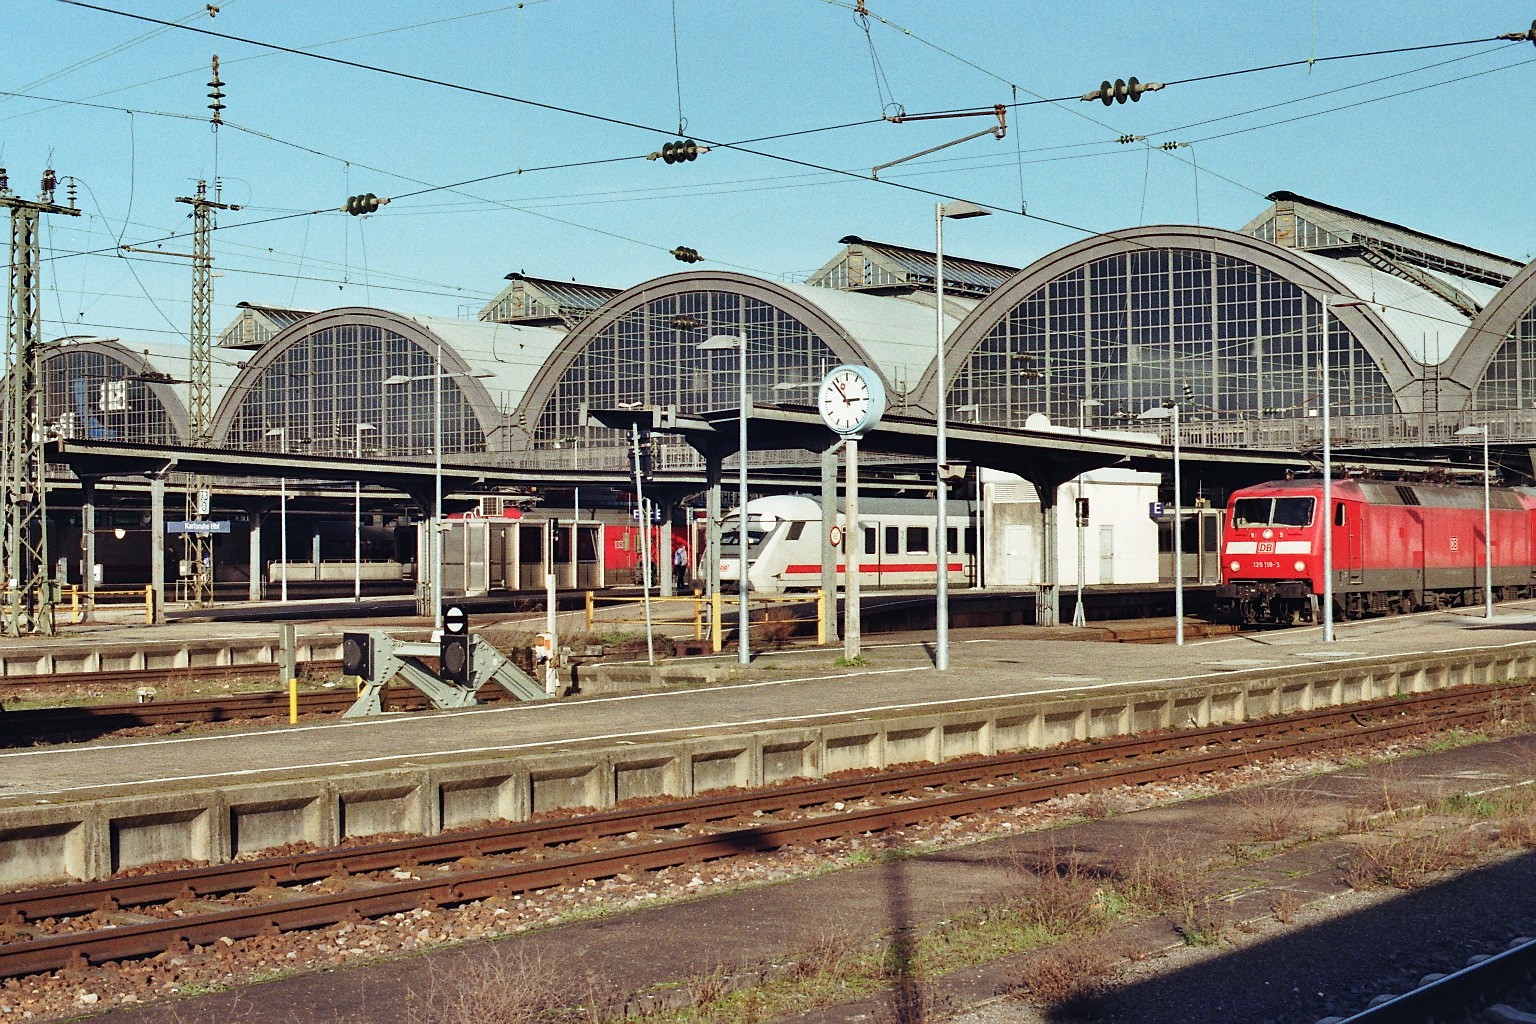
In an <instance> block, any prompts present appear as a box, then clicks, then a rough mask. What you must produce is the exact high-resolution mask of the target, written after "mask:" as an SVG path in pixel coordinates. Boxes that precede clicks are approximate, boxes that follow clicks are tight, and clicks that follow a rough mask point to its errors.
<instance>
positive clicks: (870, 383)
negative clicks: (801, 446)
mask: <svg viewBox="0 0 1536 1024" xmlns="http://www.w3.org/2000/svg"><path fill="white" fill-rule="evenodd" d="M816 404H817V407H818V408H819V409H820V410H821V418H822V419H823V420H825V421H826V424H827V426H829V427H831V428H832V429H833V430H835V431H837V432H838V433H839V434H855V433H858V432H859V431H861V430H864V429H867V428H868V427H871V426H873V425H874V423H875V421H876V420H878V419H879V418H880V415H881V413H883V412H884V411H885V391H884V388H883V387H882V386H881V384H880V378H879V377H877V376H876V375H875V373H874V371H873V370H870V369H868V368H867V367H863V366H839V367H836V368H834V369H833V370H832V372H831V373H829V374H827V376H826V378H825V379H824V380H822V382H821V391H820V393H819V394H818V395H817V401H816Z"/></svg>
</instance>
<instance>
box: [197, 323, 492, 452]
mask: <svg viewBox="0 0 1536 1024" xmlns="http://www.w3.org/2000/svg"><path fill="white" fill-rule="evenodd" d="M341 326H358V327H379V328H382V329H384V330H387V331H390V332H392V333H394V334H398V335H400V336H401V337H403V338H405V339H406V340H407V341H409V342H411V343H412V344H414V345H416V346H418V347H419V348H421V350H422V351H424V352H426V353H427V354H428V355H429V356H430V357H432V358H433V359H435V358H436V356H437V347H438V342H439V338H438V337H437V335H436V334H434V333H433V332H432V331H430V330H428V329H426V328H424V327H423V326H422V325H421V324H420V323H418V322H416V321H415V320H412V319H411V318H410V317H406V316H401V315H400V314H398V313H391V312H389V311H388V310H384V309H375V308H373V307H371V306H342V307H339V308H337V309H328V310H325V311H324V312H321V313H315V314H313V315H312V316H308V317H305V318H304V319H302V320H299V321H298V322H296V323H293V324H290V325H289V326H287V327H285V328H283V329H282V330H281V331H279V332H277V333H276V334H274V335H273V336H272V337H271V338H270V339H269V340H268V341H267V343H266V344H265V345H263V346H262V347H261V348H260V349H259V350H257V352H256V354H255V355H253V356H252V357H251V358H250V359H249V360H248V361H247V362H246V364H245V366H244V367H243V368H242V369H241V370H240V372H239V373H238V374H237V375H236V376H235V379H234V380H233V381H231V382H230V385H229V387H228V389H226V390H225V392H224V399H223V401H221V402H220V403H219V408H218V412H217V414H216V415H215V416H214V419H213V426H212V428H211V430H210V431H209V433H210V434H211V435H212V437H213V442H212V443H213V445H214V446H215V447H224V446H226V445H227V441H228V434H229V429H230V427H231V426H232V425H233V424H234V420H235V416H236V415H237V414H238V413H239V411H240V408H241V406H242V405H243V404H244V403H245V399H246V398H247V397H248V396H249V395H250V393H251V391H252V390H253V389H254V388H255V387H256V385H257V384H258V383H259V382H260V381H261V380H262V378H263V377H264V376H265V374H266V372H267V370H268V369H270V368H271V366H272V364H273V363H275V362H276V361H277V359H278V357H279V356H281V355H282V354H283V353H284V352H286V351H288V349H290V348H292V347H293V346H294V345H296V344H298V343H299V342H300V341H303V340H305V339H306V338H308V337H310V336H311V335H314V334H317V333H319V332H320V331H324V330H328V329H330V328H332V327H341ZM442 352H443V365H444V366H445V367H447V368H448V369H449V370H451V371H452V372H455V373H458V374H468V373H471V372H473V371H474V369H475V367H474V366H472V365H470V364H469V363H468V362H466V361H465V359H464V357H463V356H461V355H459V353H458V352H457V351H456V350H455V349H454V347H453V346H452V345H451V344H450V343H448V342H447V341H443V342H442ZM454 383H455V386H456V387H457V388H458V389H459V392H460V394H461V395H463V397H464V399H465V400H466V401H467V402H468V403H469V407H470V409H471V410H473V411H474V414H475V419H476V420H477V421H478V422H479V424H480V432H481V434H482V435H483V436H485V437H486V438H490V437H492V436H494V435H495V433H496V431H497V430H499V429H500V427H501V425H502V413H501V410H500V409H499V408H497V406H496V401H495V399H494V398H492V397H491V393H490V391H489V390H488V389H487V388H486V386H485V385H484V384H482V383H481V382H480V381H479V380H478V379H476V378H474V377H469V376H461V377H459V378H458V379H457V380H456V381H455V382H454Z"/></svg>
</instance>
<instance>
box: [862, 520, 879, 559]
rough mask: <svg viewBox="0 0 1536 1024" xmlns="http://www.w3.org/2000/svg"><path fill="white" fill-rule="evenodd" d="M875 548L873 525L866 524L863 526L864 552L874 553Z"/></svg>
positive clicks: (867, 553)
mask: <svg viewBox="0 0 1536 1024" xmlns="http://www.w3.org/2000/svg"><path fill="white" fill-rule="evenodd" d="M875 550H876V545H875V528H874V527H873V526H866V527H864V553H865V554H866V555H872V554H874V553H875Z"/></svg>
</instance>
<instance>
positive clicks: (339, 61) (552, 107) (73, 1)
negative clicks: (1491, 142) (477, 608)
mask: <svg viewBox="0 0 1536 1024" xmlns="http://www.w3.org/2000/svg"><path fill="white" fill-rule="evenodd" d="M60 2H62V3H66V4H69V5H71V6H75V7H80V8H83V9H88V10H94V11H97V12H100V13H104V14H109V15H114V16H118V17H124V18H130V19H134V20H139V21H144V22H148V23H151V24H158V25H163V26H168V27H173V28H179V29H181V30H183V31H186V32H192V33H197V34H201V35H205V36H209V37H212V38H218V39H226V40H229V41H232V42H238V43H242V44H246V45H251V46H258V47H263V48H266V49H269V50H273V51H275V52H281V53H288V54H292V55H295V56H300V57H305V58H308V59H312V60H318V61H323V62H327V63H332V64H336V65H339V66H344V67H350V68H354V69H357V70H363V71H368V72H371V73H377V74H383V75H389V76H392V77H397V78H401V79H403V80H407V81H414V82H418V83H422V84H428V85H433V86H437V87H442V88H447V89H453V90H457V91H462V92H465V93H468V94H472V95H478V96H483V97H488V98H493V99H502V100H506V101H509V102H514V103H518V104H520V105H525V106H529V107H533V108H537V109H543V110H548V111H552V112H557V113H563V114H567V115H570V116H573V117H578V118H583V119H588V120H593V121H596V122H599V123H605V124H609V125H614V126H619V127H626V128H631V129H635V130H641V131H646V132H653V133H656V134H664V133H663V132H661V131H660V130H659V129H657V128H655V127H654V126H650V125H645V124H642V123H639V122H634V121H629V120H626V119H623V118H616V117H611V116H608V115H603V114H598V113H594V112H591V111H583V110H579V109H575V108H571V107H565V106H561V105H558V104H550V103H543V102H540V101H535V100H530V99H527V98H525V97H519V96H512V95H508V94H505V93H499V92H496V91H494V90H489V89H483V88H479V87H475V86H468V85H463V84H460V83H453V82H447V81H443V80H441V79H434V78H431V77H429V76H424V75H418V74H414V73H411V72H404V71H399V70H394V69H389V68H383V67H379V66H376V65H370V64H366V63H362V62H358V61H351V60H346V59H344V58H339V57H332V56H329V55H325V54H317V53H313V52H310V51H307V50H302V49H298V48H295V47H287V46H282V45H280V44H276V43H269V42H265V41H262V40H256V39H250V38H247V37H242V36H236V35H232V34H229V33H222V32H215V31H213V30H210V29H206V28H200V27H197V26H191V25H179V24H175V23H170V22H165V21H163V20H161V19H155V18H151V17H148V16H145V15H140V14H135V13H131V12H126V11H120V10H115V9H113V8H109V7H103V6H100V5H97V4H93V3H88V2H85V0H60ZM908 34H910V33H908ZM914 38H915V37H914ZM1489 41H1493V40H1491V39H1477V40H1466V41H1456V42H1446V43H1437V44H1428V45H1424V46H1414V47H1397V48H1393V49H1386V50H1373V51H1365V52H1361V53H1354V54H1336V55H1330V56H1327V57H1322V58H1315V60H1316V61H1337V60H1345V59H1352V58H1356V57H1366V56H1380V55H1383V54H1396V53H1407V52H1414V51H1416V50H1423V49H1438V48H1444V47H1450V46H1459V45H1468V44H1471V43H1478V42H1489ZM928 45H931V44H928ZM936 48H937V47H936ZM937 49H941V50H942V48H937ZM945 52H947V51H945ZM951 56H954V55H952V54H951ZM957 59H958V58H957ZM967 63H969V62H967ZM1300 63H1306V62H1305V61H1290V62H1281V63H1276V64H1270V65H1264V66H1262V67H1258V68H1248V69H1238V70H1233V71H1227V72H1218V73H1213V74H1210V75H1203V76H1197V77H1194V78H1189V79H1180V80H1176V83H1171V84H1188V83H1190V82H1195V81H1207V80H1213V79H1216V78H1222V77H1230V76H1233V75H1237V74H1248V73H1256V72H1259V71H1268V70H1275V69H1278V68H1283V67H1288V66H1296V65H1298V64H1300ZM1010 84H1011V83H1010ZM1031 95H1037V94H1034V93H1031ZM1068 99H1070V97H1061V98H1059V99H1048V98H1042V99H1039V100H1037V101H1020V102H1019V103H1018V104H1017V105H1018V106H1030V105H1035V104H1036V103H1062V102H1065V101H1067V100H1068ZM1089 120H1094V119H1092V118H1089ZM1095 123H1098V122H1095ZM821 130H831V129H830V128H828V129H821ZM794 134H805V132H803V131H802V132H800V133H794ZM785 137H787V136H785ZM770 138H773V137H772V136H769V137H764V139H765V140H766V139H770ZM703 141H705V142H707V143H708V144H710V145H712V146H716V147H719V148H729V149H733V150H736V151H738V152H742V153H745V154H749V155H754V156H758V157H761V158H764V159H770V160H776V161H780V162H784V163H788V164H791V165H794V166H800V167H804V168H807V169H811V170H816V171H821V172H824V173H827V174H831V175H836V176H842V177H845V178H847V179H850V180H859V181H868V180H870V179H869V178H868V177H867V176H866V175H865V174H863V173H862V172H857V171H852V170H846V169H842V168H834V167H828V166H825V165H821V164H817V163H814V162H812V161H808V160H802V159H797V158H794V157H790V156H786V155H783V154H778V153H771V152H765V151H763V150H760V149H753V148H750V147H751V146H752V145H755V144H756V143H755V142H747V143H731V142H725V141H717V140H703ZM623 159H634V158H633V157H619V158H609V160H608V161H605V162H613V161H617V160H623ZM588 165H590V164H588ZM561 166H566V167H568V166H572V165H571V164H567V165H561ZM546 169H549V168H546ZM505 173H520V172H505ZM498 176H501V175H487V176H482V177H480V178H476V179H471V183H472V182H477V181H483V180H489V179H490V178H492V177H498ZM1226 180H1230V179H1226ZM458 184H463V183H458ZM881 184H884V185H885V186H886V187H887V188H897V189H901V190H904V191H908V192H912V193H916V194H920V195H924V196H928V197H932V198H937V199H954V198H956V197H955V196H952V195H949V194H947V193H944V192H940V191H937V190H931V189H924V188H919V187H917V186H913V185H910V184H907V183H905V182H902V181H893V180H886V181H882V182H881ZM1235 184H1236V183H1235ZM453 187H457V185H454V186H444V187H443V188H453ZM1242 187H1245V188H1246V186H1242ZM412 194H413V195H414V194H422V193H421V192H417V193H412ZM981 205H984V206H986V207H987V208H988V209H991V210H994V211H996V212H1000V213H1013V214H1015V215H1017V216H1025V217H1029V218H1031V219H1034V220H1037V221H1040V222H1041V223H1047V224H1052V225H1054V226H1057V227H1061V228H1065V229H1067V230H1071V231H1074V232H1079V233H1082V234H1085V235H1088V236H1097V237H1108V238H1116V237H1119V236H1118V235H1117V234H1116V233H1115V232H1114V231H1103V230H1096V229H1092V228H1088V227H1084V226H1082V225H1078V224H1073V223H1070V222H1067V221H1064V220H1060V219H1058V218H1050V217H1045V216H1042V215H1040V214H1036V213H1028V212H1027V211H1014V210H1011V209H1008V208H1005V207H1002V206H997V205H991V204H981ZM320 212H328V211H326V210H316V211H310V213H309V214H292V215H290V216H305V215H310V214H313V213H320ZM552 219H555V218H552ZM266 222H270V219H269V220H268V221H266ZM258 223H264V222H263V221H245V222H238V223H236V224H233V225H228V226H230V227H246V226H252V225H254V224H258ZM573 226H577V227H585V226H583V225H573ZM220 227H221V228H223V227H225V225H221V226H220ZM592 230H596V229H592ZM618 237H622V236H618ZM630 241H633V240H632V239H630ZM641 244H647V243H641ZM658 248H660V247H658Z"/></svg>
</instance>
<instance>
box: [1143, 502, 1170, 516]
mask: <svg viewBox="0 0 1536 1024" xmlns="http://www.w3.org/2000/svg"><path fill="white" fill-rule="evenodd" d="M1167 514H1168V508H1167V506H1165V505H1164V504H1163V503H1162V502H1160V501H1149V502H1147V518H1148V519H1161V518H1163V516H1165V515H1167Z"/></svg>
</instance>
